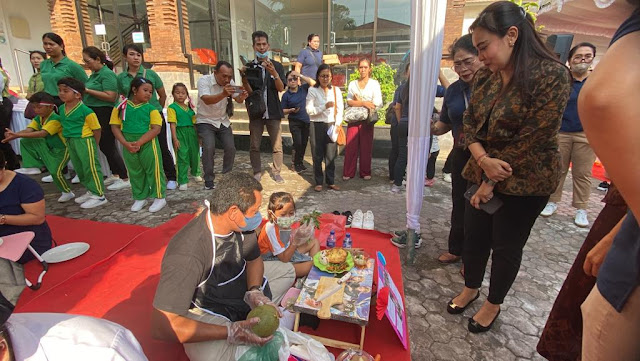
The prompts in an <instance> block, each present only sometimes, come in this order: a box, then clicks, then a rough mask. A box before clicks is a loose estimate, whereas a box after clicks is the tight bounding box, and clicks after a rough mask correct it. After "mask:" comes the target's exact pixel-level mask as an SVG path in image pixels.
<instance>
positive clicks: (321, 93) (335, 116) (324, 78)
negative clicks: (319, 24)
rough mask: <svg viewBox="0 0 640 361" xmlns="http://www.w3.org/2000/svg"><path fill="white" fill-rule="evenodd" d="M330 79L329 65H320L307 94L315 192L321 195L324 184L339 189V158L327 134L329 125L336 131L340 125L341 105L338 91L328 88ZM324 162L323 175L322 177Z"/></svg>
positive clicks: (334, 88) (335, 146) (342, 108)
mask: <svg viewBox="0 0 640 361" xmlns="http://www.w3.org/2000/svg"><path fill="white" fill-rule="evenodd" d="M332 76H333V72H332V70H331V67H330V66H329V65H327V64H322V65H320V67H318V73H317V74H316V84H315V85H314V86H313V87H311V88H309V93H308V94H307V106H306V108H307V114H309V118H310V120H311V129H310V134H311V137H310V138H311V152H312V154H313V176H314V178H315V182H316V186H315V188H314V190H315V191H316V192H320V191H322V184H323V183H327V186H328V187H329V189H333V190H336V191H337V190H340V187H338V186H337V185H335V170H336V165H335V159H336V156H337V155H338V147H337V145H336V143H335V142H334V141H333V140H332V139H331V138H330V137H329V135H328V134H327V131H328V130H329V128H330V127H331V126H332V125H333V126H335V127H339V126H340V124H341V123H342V113H343V110H344V104H343V101H342V93H341V92H340V89H339V88H338V87H334V86H331V77H332ZM323 159H324V165H325V173H324V174H323V173H322V160H323Z"/></svg>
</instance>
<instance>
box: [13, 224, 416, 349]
mask: <svg viewBox="0 0 640 361" xmlns="http://www.w3.org/2000/svg"><path fill="white" fill-rule="evenodd" d="M191 217H192V215H187V214H183V215H180V216H178V217H176V218H174V219H172V220H170V221H168V222H167V223H165V224H163V225H161V226H159V227H156V228H152V229H145V228H144V227H140V228H133V229H132V228H130V227H131V226H127V225H120V224H106V223H98V222H89V221H80V220H70V219H65V218H60V217H51V218H48V220H49V221H50V226H51V228H52V230H53V232H54V233H53V234H54V237H55V238H56V240H57V241H58V243H67V242H71V241H79V240H82V241H87V240H88V239H90V238H92V239H93V242H94V243H95V242H96V240H98V239H100V240H101V241H102V242H103V243H99V244H101V245H103V246H97V245H96V247H94V246H93V244H92V250H94V251H95V253H96V255H95V258H94V259H93V262H94V263H93V264H86V263H87V262H89V261H87V262H85V261H84V260H82V258H84V257H85V256H83V257H80V258H78V259H77V260H74V261H69V262H67V264H64V271H65V273H66V274H64V275H62V272H60V271H61V270H63V268H62V267H63V264H61V265H60V269H59V270H56V271H55V272H54V271H53V270H50V271H49V273H48V274H47V275H46V276H45V280H44V283H45V284H46V285H47V287H48V288H47V289H44V290H40V291H35V292H33V293H34V294H36V296H35V297H34V296H31V297H28V298H27V297H25V299H23V298H21V300H20V302H19V303H18V307H17V309H16V311H17V312H62V313H73V314H81V315H89V316H94V317H99V318H104V319H107V320H110V321H113V322H117V323H119V324H121V325H123V326H125V327H127V328H128V329H130V330H131V331H132V332H133V334H134V335H135V336H136V337H137V338H138V341H140V344H141V345H142V348H143V350H144V352H145V354H146V355H147V357H148V358H149V359H150V360H154V361H156V360H171V361H181V360H185V361H186V360H188V359H187V357H186V355H185V354H184V351H183V348H182V346H181V345H179V344H172V343H165V342H161V341H156V340H153V339H152V338H151V335H150V332H149V327H150V318H151V309H152V301H153V297H154V295H155V289H156V286H157V283H158V280H159V275H160V262H161V260H162V256H163V255H164V251H165V248H166V246H167V244H168V242H169V240H170V239H171V237H172V236H173V235H174V234H175V233H176V232H177V231H178V230H179V229H180V228H182V227H183V226H184V225H185V224H186V223H187V222H189V220H190V219H191ZM76 222H77V223H76ZM61 227H62V228H61ZM96 227H106V228H102V232H99V231H97V230H96V229H98V230H100V228H96ZM133 227H135V226H133ZM107 228H108V231H105V230H106V229H107ZM135 231H137V232H138V233H137V235H135ZM65 232H69V233H72V234H69V233H65ZM351 233H352V237H353V240H354V247H362V248H364V249H365V250H366V251H367V252H368V253H370V254H371V255H373V254H375V251H377V250H380V251H382V252H383V254H384V255H385V257H386V259H387V263H388V268H389V271H390V273H391V276H392V278H393V280H394V282H395V283H396V285H397V286H398V288H399V289H400V291H401V292H402V290H403V285H402V274H401V267H400V258H399V255H398V251H397V249H396V248H395V247H393V246H392V245H391V244H390V243H389V240H388V239H389V236H388V235H387V234H384V233H380V232H376V231H365V230H355V229H354V230H352V231H351ZM102 234H107V235H108V236H106V235H105V236H101V235H102ZM127 237H129V238H128V241H122V238H127ZM67 238H69V239H67ZM113 239H119V240H120V241H119V242H114V241H113ZM123 247H124V248H123ZM118 250H119V252H118ZM88 254H89V253H87V255H88ZM81 260H82V261H83V262H80V261H81ZM89 263H90V262H89ZM37 271H38V264H37V263H35V262H31V263H29V264H27V266H26V272H27V275H29V276H30V277H32V275H33V274H36V273H37ZM58 281H60V282H58ZM42 291H44V292H42ZM28 292H32V291H25V293H24V294H27V293H28ZM40 292H42V293H40ZM24 294H23V295H24ZM374 315H375V310H374V311H372V316H371V319H370V321H369V326H368V327H367V333H366V337H365V350H366V351H368V352H369V353H372V354H374V355H375V354H378V353H379V354H381V355H382V359H383V360H410V359H411V357H410V353H409V351H408V350H405V349H404V348H403V347H402V344H401V343H400V341H399V340H398V339H397V337H396V335H395V333H394V331H393V329H392V328H391V326H390V325H389V322H388V321H387V320H386V319H384V318H383V319H382V321H377V320H376V319H375V316H374ZM302 331H303V332H309V333H313V334H317V335H320V336H325V337H328V336H331V337H334V338H341V339H343V340H345V341H350V342H354V343H358V341H359V327H358V326H355V325H351V324H347V323H342V322H335V321H322V322H321V324H320V327H319V328H318V330H317V331H312V330H310V329H305V328H303V329H302ZM337 334H341V335H340V336H337ZM332 351H337V350H332Z"/></svg>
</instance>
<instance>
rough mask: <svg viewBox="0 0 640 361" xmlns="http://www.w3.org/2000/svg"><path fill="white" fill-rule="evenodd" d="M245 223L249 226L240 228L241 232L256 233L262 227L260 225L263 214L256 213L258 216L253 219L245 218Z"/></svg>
mask: <svg viewBox="0 0 640 361" xmlns="http://www.w3.org/2000/svg"><path fill="white" fill-rule="evenodd" d="M244 221H245V222H246V223H247V225H246V226H244V227H240V230H241V231H242V232H251V231H255V229H256V228H258V226H260V223H262V214H260V212H256V214H255V215H254V216H253V217H251V218H249V217H246V216H245V217H244Z"/></svg>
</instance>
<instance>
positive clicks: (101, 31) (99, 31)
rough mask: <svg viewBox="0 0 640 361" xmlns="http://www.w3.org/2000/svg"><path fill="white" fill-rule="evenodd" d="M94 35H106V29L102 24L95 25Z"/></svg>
mask: <svg viewBox="0 0 640 361" xmlns="http://www.w3.org/2000/svg"><path fill="white" fill-rule="evenodd" d="M94 28H95V29H96V35H107V27H106V26H105V25H104V24H96V25H95V26H94Z"/></svg>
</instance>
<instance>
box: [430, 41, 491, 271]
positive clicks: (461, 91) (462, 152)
mask: <svg viewBox="0 0 640 361" xmlns="http://www.w3.org/2000/svg"><path fill="white" fill-rule="evenodd" d="M449 52H450V53H451V55H452V56H453V70H454V71H455V72H456V74H458V76H459V77H460V78H459V79H458V80H457V81H455V82H454V83H453V84H451V86H449V87H448V88H447V91H446V93H445V95H444V102H443V104H442V112H440V120H439V121H437V122H436V123H435V124H434V125H433V126H432V127H431V132H432V134H433V135H442V134H445V133H447V132H448V131H449V130H451V132H452V135H453V148H452V149H451V153H450V154H449V158H448V159H450V167H449V168H450V173H451V200H452V201H453V209H452V210H451V230H450V231H449V252H446V253H443V254H442V255H440V257H439V258H438V261H440V262H441V263H455V262H458V261H459V260H460V258H461V257H462V245H463V242H464V207H465V199H464V192H465V191H466V190H467V181H466V180H465V179H464V178H463V177H462V169H463V168H464V166H465V165H466V164H467V162H468V161H469V157H470V156H471V153H469V150H468V149H465V143H464V133H463V131H462V114H463V113H464V111H465V110H466V109H467V107H468V106H469V98H470V96H471V89H470V85H471V81H472V80H473V76H474V75H475V73H476V71H478V69H480V68H482V67H483V64H482V62H481V61H478V50H477V49H476V48H475V47H474V46H473V42H472V40H471V34H467V35H464V36H462V37H461V38H460V39H458V40H456V41H455V42H454V43H453V45H452V46H451V48H450V49H449Z"/></svg>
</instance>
